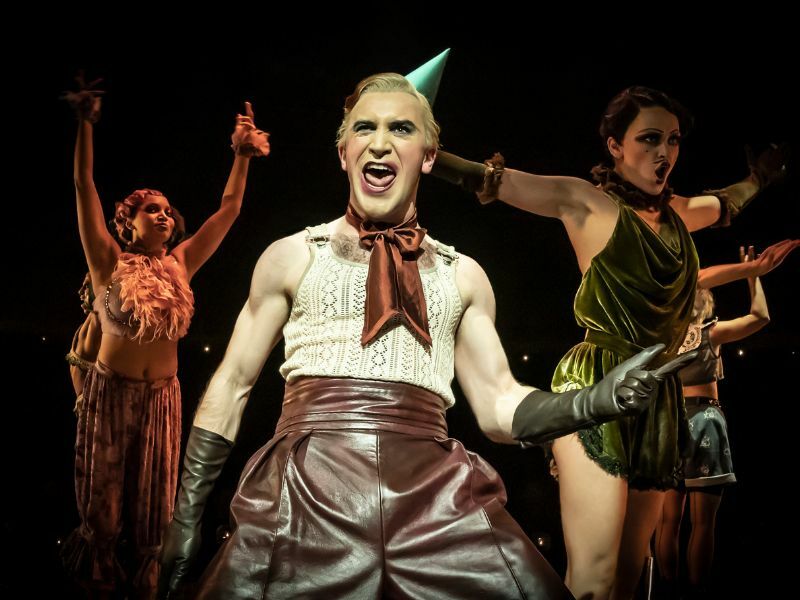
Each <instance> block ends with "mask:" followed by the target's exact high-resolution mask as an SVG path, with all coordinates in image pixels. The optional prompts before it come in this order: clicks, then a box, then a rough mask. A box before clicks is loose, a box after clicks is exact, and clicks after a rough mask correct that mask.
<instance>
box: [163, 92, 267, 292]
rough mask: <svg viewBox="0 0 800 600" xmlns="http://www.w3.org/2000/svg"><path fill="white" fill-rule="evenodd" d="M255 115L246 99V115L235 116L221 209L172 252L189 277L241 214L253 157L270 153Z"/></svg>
mask: <svg viewBox="0 0 800 600" xmlns="http://www.w3.org/2000/svg"><path fill="white" fill-rule="evenodd" d="M253 117H254V115H253V108H252V106H251V105H250V103H249V102H245V114H244V115H237V116H236V128H235V130H234V132H233V135H232V136H231V139H232V141H233V149H234V153H235V156H234V160H233V166H232V167H231V172H230V175H229V176H228V182H227V184H226V185H225V190H224V191H223V193H222V201H221V202H220V207H219V210H217V212H215V213H214V214H213V215H211V217H209V218H208V220H206V222H205V223H203V225H202V226H201V227H200V229H199V230H198V231H197V233H195V234H194V235H193V236H192V237H190V238H189V239H188V240H186V241H185V242H183V243H181V244H179V245H178V246H177V247H176V248H175V249H174V250H173V252H172V254H173V256H175V258H177V259H178V260H179V261H181V262H182V263H183V265H184V266H185V267H186V272H187V274H188V276H189V278H190V279H191V278H192V276H193V275H194V274H195V273H196V272H197V271H198V269H200V267H201V266H203V264H204V263H205V262H206V261H207V260H208V259H209V258H210V257H211V255H212V254H214V252H216V250H217V248H219V245H220V244H221V243H222V240H223V239H224V238H225V235H227V233H228V231H229V230H230V228H231V225H233V222H234V221H235V220H236V218H237V217H238V216H239V211H240V210H241V208H242V198H243V197H244V190H245V186H246V183H247V170H248V167H249V164H250V158H251V157H252V156H267V155H268V154H269V142H268V141H267V139H268V137H269V134H268V133H265V132H263V131H261V130H260V129H256V126H255V123H254V122H253Z"/></svg>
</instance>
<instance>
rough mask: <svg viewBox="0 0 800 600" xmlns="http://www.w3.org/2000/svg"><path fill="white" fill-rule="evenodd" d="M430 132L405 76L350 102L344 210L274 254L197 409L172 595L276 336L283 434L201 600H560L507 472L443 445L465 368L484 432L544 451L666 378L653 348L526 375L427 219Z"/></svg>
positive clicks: (175, 532) (253, 470)
mask: <svg viewBox="0 0 800 600" xmlns="http://www.w3.org/2000/svg"><path fill="white" fill-rule="evenodd" d="M438 130H439V128H438V125H437V124H436V122H435V121H434V119H433V115H432V112H431V110H430V105H429V103H428V101H427V100H426V99H425V97H424V96H422V95H421V94H419V93H418V92H417V90H416V89H415V88H414V87H413V86H412V85H411V84H410V83H409V82H408V81H407V80H406V79H405V78H403V77H402V76H400V75H396V74H381V75H375V76H372V77H369V78H367V79H365V80H364V81H362V82H361V83H360V84H359V85H358V86H357V88H356V91H355V93H354V94H353V95H351V96H350V97H349V98H348V99H347V101H346V103H345V116H344V120H343V122H342V125H341V127H340V129H339V134H338V151H339V157H340V159H341V165H342V169H343V170H344V171H345V172H346V173H347V176H348V179H349V181H350V197H349V205H348V208H347V213H346V215H345V216H343V217H340V218H339V219H336V220H335V221H333V222H331V223H328V224H326V225H323V226H319V227H312V228H309V229H308V231H307V232H301V233H297V234H295V235H292V236H290V237H287V238H284V239H282V240H279V241H277V242H275V243H273V244H272V245H271V246H270V247H269V248H267V250H266V251H265V252H264V254H263V255H262V257H261V258H260V259H259V261H258V264H257V265H256V268H255V272H254V274H253V280H252V285H251V290H250V296H249V298H248V300H247V302H246V304H245V306H244V308H243V310H242V312H241V314H240V315H239V319H238V321H237V323H236V327H235V329H234V332H233V336H232V338H231V341H230V344H229V346H228V350H227V352H226V355H225V358H224V359H223V361H222V364H221V365H220V367H219V368H218V369H217V372H216V373H215V374H214V376H213V378H212V379H211V382H210V383H209V386H208V389H207V391H206V393H205V395H204V397H203V399H202V401H201V404H200V406H199V408H198V411H197V415H196V417H195V421H194V427H193V428H192V434H191V436H190V440H189V443H188V446H187V452H186V462H185V467H184V474H183V485H182V490H181V494H180V495H179V498H178V502H177V506H176V513H175V519H174V521H173V523H172V524H171V526H170V531H169V533H168V541H167V543H166V544H165V549H164V555H163V560H162V562H163V564H164V568H163V572H162V575H163V584H164V588H163V589H164V590H165V591H166V588H167V587H168V588H169V589H170V590H175V589H177V588H178V586H179V584H180V582H181V580H182V578H183V577H184V576H185V574H186V571H187V568H188V564H189V562H190V561H191V559H192V557H193V555H194V554H195V553H196V551H197V547H198V545H199V523H200V517H201V515H202V509H203V506H204V504H205V498H206V496H207V494H208V491H209V490H210V487H211V485H212V484H213V481H214V479H215V478H216V476H217V475H218V474H219V471H220V470H221V468H222V464H223V463H224V460H225V458H226V457H227V454H228V452H229V448H230V446H231V445H232V443H233V441H232V440H234V439H235V437H236V433H237V430H238V427H239V423H240V420H241V415H242V411H243V409H244V405H245V402H246V400H247V397H248V394H249V392H250V389H251V388H252V386H253V384H254V383H255V381H256V379H257V377H258V374H259V372H260V370H261V368H262V366H263V364H264V362H265V360H266V358H267V356H268V355H269V353H270V351H271V350H272V349H273V348H274V346H275V344H276V343H277V342H278V340H279V339H280V336H281V335H282V334H283V335H284V337H285V339H286V362H285V363H284V364H283V366H282V367H281V374H282V375H283V376H284V378H285V379H286V381H287V385H286V395H285V397H284V404H283V412H282V415H281V419H280V420H279V422H278V426H277V428H276V435H275V437H273V439H272V440H271V441H270V442H269V443H268V444H267V445H266V446H265V447H264V448H262V449H261V450H260V451H259V452H257V453H256V454H255V455H254V456H253V458H251V460H250V461H249V463H248V465H247V466H246V467H245V470H244V473H243V475H242V478H241V480H240V483H239V487H238V489H237V493H236V496H235V497H234V499H233V502H232V504H231V518H232V521H233V523H234V529H233V532H232V534H231V537H230V539H229V540H228V541H227V542H226V544H225V545H224V546H223V547H222V548H221V549H220V551H219V553H218V554H217V556H216V557H215V559H214V560H213V562H212V563H211V565H210V566H209V568H208V569H207V570H206V572H205V574H204V577H203V580H202V582H201V592H200V597H202V598H262V597H269V598H288V597H304V598H305V597H321V598H374V597H396V598H424V597H430V598H464V597H485V598H523V597H525V598H562V597H569V592H568V591H567V590H566V588H565V587H564V586H563V584H562V583H561V581H560V580H559V578H558V576H557V575H556V573H555V572H554V571H553V570H552V569H551V568H550V566H549V565H548V564H547V563H546V561H545V560H544V559H543V558H542V556H541V555H540V554H539V553H538V551H537V550H536V549H535V548H534V546H533V545H532V544H531V542H530V540H528V539H527V538H526V537H525V535H524V533H523V532H522V531H521V529H520V528H519V526H518V525H517V524H516V523H515V522H514V521H513V519H512V518H511V517H510V515H509V514H508V513H507V512H506V511H505V509H504V508H503V504H504V503H505V490H504V488H503V484H502V482H501V481H500V479H499V477H498V475H497V473H495V471H494V470H493V469H492V468H491V467H490V466H489V465H488V464H487V463H485V462H484V461H483V460H482V459H481V458H480V457H478V456H476V455H474V454H471V453H467V452H466V450H465V449H464V448H463V446H462V445H461V444H460V443H459V442H458V441H456V440H453V439H451V438H448V436H447V428H446V423H445V419H444V411H445V409H446V408H447V407H448V406H450V405H452V404H453V402H454V398H453V393H452V390H451V389H450V382H451V381H452V377H453V369H454V366H455V371H456V374H457V376H458V378H459V383H460V384H461V387H462V389H463V390H464V393H465V395H466V396H467V399H468V401H469V403H470V406H471V407H472V409H473V411H474V412H475V415H476V417H477V420H478V423H479V425H480V427H481V429H482V430H483V431H484V432H485V433H486V434H487V435H488V436H489V437H490V438H491V439H493V440H495V441H498V442H505V443H515V440H526V441H542V440H544V439H547V437H554V436H556V435H561V434H563V433H564V431H567V430H569V431H571V430H574V429H575V428H576V427H579V426H581V425H586V424H589V423H595V422H597V421H598V420H603V419H609V418H614V417H616V416H619V415H620V414H624V413H625V412H628V411H631V410H632V411H640V410H642V409H643V408H644V407H645V406H646V402H647V400H648V399H649V397H650V395H652V393H653V390H654V389H655V388H656V387H657V383H658V379H659V377H660V376H661V375H662V371H656V372H653V373H650V372H648V371H644V370H642V369H641V368H640V367H642V366H643V365H645V364H646V363H647V362H648V361H649V360H650V359H651V358H653V357H654V356H655V354H657V353H658V352H660V351H661V348H660V347H653V348H651V349H649V350H648V351H645V352H643V353H641V354H639V355H637V356H636V357H634V359H631V360H630V361H628V362H626V363H625V364H623V365H621V366H620V370H619V371H618V372H615V373H613V376H610V377H608V378H607V380H608V381H606V380H604V382H601V383H599V384H597V385H596V386H594V387H592V388H586V389H585V390H583V391H580V392H577V391H576V392H567V393H565V394H561V395H559V394H551V393H549V392H543V391H539V390H534V389H533V388H530V387H524V386H522V385H520V384H519V383H517V382H516V381H515V380H514V378H513V376H512V375H511V372H510V370H509V367H508V361H507V359H506V357H505V354H504V352H503V349H502V346H501V344H500V340H499V338H498V336H497V333H496V331H495V328H494V309H495V305H494V297H493V294H492V289H491V286H490V284H489V281H488V279H487V278H486V275H485V273H484V272H483V270H482V269H481V268H480V267H479V266H478V264H477V263H476V262H475V261H473V260H472V259H470V258H468V257H466V256H464V255H459V254H456V253H455V251H454V250H453V249H452V248H449V247H447V246H444V245H443V244H440V243H439V242H436V241H435V240H433V239H432V238H430V237H429V236H426V233H425V230H424V229H421V228H419V227H417V223H416V195H417V187H418V184H419V178H420V174H421V173H428V172H430V170H431V167H432V166H433V163H434V160H435V158H436V149H437V147H438ZM681 364H682V363H681ZM679 367H680V364H676V365H672V364H670V365H669V366H668V367H667V368H679ZM626 373H627V377H626ZM610 375H612V374H610Z"/></svg>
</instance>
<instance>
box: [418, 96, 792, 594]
mask: <svg viewBox="0 0 800 600" xmlns="http://www.w3.org/2000/svg"><path fill="white" fill-rule="evenodd" d="M690 124H691V118H690V117H689V115H688V113H686V111H685V110H684V109H683V107H681V106H680V104H678V103H677V102H676V101H674V100H673V99H671V98H669V97H668V96H667V95H666V94H664V93H662V92H659V91H657V90H653V89H649V88H645V87H640V86H636V87H631V88H628V89H626V90H623V91H622V92H621V93H620V94H618V95H617V96H615V97H614V98H613V99H612V100H611V102H610V103H609V105H608V108H607V109H606V111H605V113H604V116H603V118H602V121H601V125H600V134H601V136H602V137H603V142H604V144H605V147H606V151H607V159H606V161H604V162H603V163H602V164H600V165H598V166H597V167H595V168H594V169H593V170H592V175H593V177H594V179H595V181H596V185H593V184H591V183H589V182H588V181H585V180H583V179H578V178H574V177H545V176H540V175H532V174H530V173H524V172H521V171H515V170H511V169H504V167H503V164H502V157H499V155H496V156H495V158H494V159H492V160H491V161H487V164H486V165H480V164H477V163H472V162H469V161H465V160H463V159H460V158H458V157H455V156H453V155H448V154H447V153H442V152H440V153H439V155H438V157H437V162H436V164H435V166H434V171H433V173H434V174H435V175H438V176H440V177H442V178H444V179H447V180H448V181H451V182H453V183H457V184H460V185H462V187H465V188H466V189H469V190H471V191H475V192H477V193H478V197H479V198H480V199H481V201H482V202H488V201H491V200H493V199H495V198H499V199H501V200H502V201H503V202H506V203H507V204H510V205H512V206H516V207H517V208H520V209H522V210H525V211H528V212H532V213H535V214H539V215H543V216H547V217H555V218H557V219H559V220H561V222H562V223H563V224H564V227H565V228H566V230H567V234H568V235H569V239H570V242H571V243H572V248H573V250H574V252H575V255H576V258H577V260H578V266H579V268H580V270H581V273H582V274H583V279H582V281H581V285H580V287H579V289H578V292H577V295H576V297H575V316H576V319H577V321H578V324H579V325H580V326H581V327H583V328H585V329H586V338H585V341H583V342H581V343H580V344H578V345H577V346H575V347H574V348H572V349H571V350H570V351H569V352H568V353H567V354H566V355H565V356H564V358H563V359H562V360H561V362H560V363H559V365H558V367H557V368H556V372H555V375H554V376H553V383H552V386H553V390H554V391H557V392H562V391H566V390H569V389H577V388H583V387H585V386H588V385H591V384H593V383H594V382H596V381H598V380H600V379H601V378H602V377H603V376H604V374H605V373H607V372H608V371H609V370H611V369H612V368H614V367H615V366H617V365H619V364H620V363H621V362H622V361H624V360H625V359H627V358H629V357H631V356H633V355H634V354H635V353H637V352H638V351H640V350H641V349H642V348H646V347H648V346H651V345H653V344H657V343H663V344H665V345H666V352H665V355H664V358H663V360H669V358H670V357H674V356H675V353H676V352H677V351H678V349H679V348H680V346H681V343H682V341H683V338H684V335H685V333H686V328H687V326H688V324H689V320H690V317H691V310H692V304H693V300H694V289H695V284H696V281H697V270H698V263H697V254H696V252H695V248H694V244H693V242H692V239H691V236H690V235H689V232H690V231H695V230H698V229H702V228H704V227H708V226H710V225H714V224H722V223H726V222H727V220H728V218H729V217H730V216H731V215H733V214H736V213H737V212H738V211H740V210H741V209H742V208H743V207H744V205H745V204H746V203H747V202H748V201H749V200H750V199H751V198H752V197H753V196H754V195H755V194H756V193H757V192H758V191H759V189H761V188H763V187H764V186H765V185H766V184H767V183H769V182H770V181H771V180H772V179H774V178H775V177H776V176H777V175H778V174H779V173H780V172H781V170H780V169H778V170H777V171H776V169H775V168H773V166H774V165H775V163H779V162H780V160H779V159H780V156H779V153H778V152H777V151H775V150H773V151H772V152H769V153H767V154H765V155H762V156H761V157H759V160H758V161H757V162H755V163H754V164H752V165H751V174H750V176H749V177H747V178H746V179H745V180H743V181H741V182H739V183H736V184H734V185H732V186H729V187H727V188H725V189H724V190H718V191H714V192H708V193H707V194H706V195H704V196H699V197H694V198H687V197H682V196H678V195H676V194H673V193H672V190H671V189H670V188H669V187H668V186H667V180H668V178H669V175H670V173H671V172H672V169H673V168H674V166H675V163H676V161H677V159H678V153H679V149H680V144H681V138H682V136H683V135H685V133H686V132H687V131H688V128H689V126H690ZM778 166H780V165H778ZM686 436H687V427H686V417H685V411H684V407H683V402H682V397H681V391H680V385H679V383H678V381H677V378H675V377H674V376H671V377H669V378H667V380H666V381H665V382H664V383H663V385H662V386H661V388H660V390H659V396H658V398H657V400H656V401H655V402H653V404H652V405H651V406H650V408H649V409H648V410H647V411H645V412H644V413H643V414H642V415H640V416H637V417H624V418H621V419H618V420H616V421H612V422H609V423H605V424H601V425H596V426H593V427H589V428H587V429H584V430H582V431H580V432H578V433H576V434H571V435H568V436H565V437H562V438H559V439H557V440H556V441H555V442H554V443H553V453H554V456H555V459H556V462H557V465H558V473H559V487H560V497H561V514H562V520H563V528H564V538H565V544H566V548H567V555H568V566H567V576H566V583H567V586H568V587H569V588H570V590H571V591H572V593H573V594H575V596H576V597H579V598H606V597H608V596H609V594H611V593H612V587H613V595H614V597H616V598H628V597H630V596H631V595H632V594H633V592H634V589H635V587H636V584H637V581H638V579H639V576H640V574H641V572H642V568H643V566H644V564H645V560H646V557H647V556H648V555H649V552H650V551H649V541H650V537H651V536H652V533H653V531H654V530H655V527H656V523H657V521H658V519H659V517H660V515H661V503H662V500H663V495H664V492H663V491H664V490H665V489H668V488H671V487H674V486H675V485H677V481H678V475H679V473H680V467H681V457H680V454H679V447H680V445H681V443H682V441H683V439H685V437H686Z"/></svg>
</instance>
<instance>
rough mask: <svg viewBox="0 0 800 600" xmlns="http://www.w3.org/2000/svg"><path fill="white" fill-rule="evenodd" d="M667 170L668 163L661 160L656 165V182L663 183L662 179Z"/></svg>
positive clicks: (665, 176) (665, 175)
mask: <svg viewBox="0 0 800 600" xmlns="http://www.w3.org/2000/svg"><path fill="white" fill-rule="evenodd" d="M668 172H669V163H668V162H662V163H661V164H660V165H658V166H657V167H656V179H658V183H664V180H666V178H667V173H668Z"/></svg>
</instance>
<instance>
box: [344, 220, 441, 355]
mask: <svg viewBox="0 0 800 600" xmlns="http://www.w3.org/2000/svg"><path fill="white" fill-rule="evenodd" d="M345 219H346V220H347V222H348V223H350V225H352V226H353V227H355V228H356V229H358V235H359V238H360V239H361V243H362V244H363V245H364V247H366V248H367V249H369V250H371V252H370V257H369V272H368V274H367V299H366V301H365V303H364V329H363V331H362V332H361V344H362V345H363V346H366V345H367V344H369V343H370V342H371V341H372V340H374V339H375V338H376V337H378V335H379V334H380V333H381V332H382V331H383V330H384V328H389V327H393V326H394V325H396V324H399V323H402V324H403V325H405V326H406V327H408V329H409V330H410V331H411V333H413V334H414V335H415V336H416V337H417V338H418V339H419V340H420V342H421V343H422V344H423V345H424V346H425V347H426V348H430V347H431V343H432V342H431V335H430V333H429V332H428V310H427V306H426V305H425V294H424V292H423V290H422V280H421V279H420V276H419V267H418V266H417V257H419V255H420V254H421V251H420V249H419V247H420V244H422V240H423V239H425V233H426V231H425V229H422V228H417V213H416V211H415V212H414V214H413V215H412V216H411V218H409V219H408V220H407V221H405V222H404V223H400V224H399V225H394V226H390V225H388V224H386V223H372V222H370V221H365V220H364V219H362V218H361V217H360V216H359V215H358V213H356V211H355V209H354V208H353V206H352V205H350V204H348V206H347V213H346V214H345Z"/></svg>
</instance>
